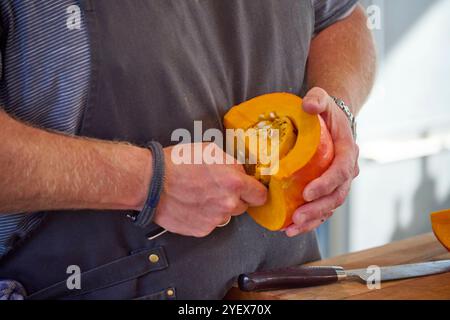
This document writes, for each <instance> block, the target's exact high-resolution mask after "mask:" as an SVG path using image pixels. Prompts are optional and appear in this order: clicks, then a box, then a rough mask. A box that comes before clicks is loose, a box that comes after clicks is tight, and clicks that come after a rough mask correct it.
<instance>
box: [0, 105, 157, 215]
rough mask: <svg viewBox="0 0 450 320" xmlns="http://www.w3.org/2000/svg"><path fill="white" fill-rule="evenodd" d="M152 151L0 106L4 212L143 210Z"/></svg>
mask: <svg viewBox="0 0 450 320" xmlns="http://www.w3.org/2000/svg"><path fill="white" fill-rule="evenodd" d="M150 176H151V154H150V152H149V151H148V150H146V149H143V148H138V147H135V146H131V145H127V144H121V143H112V142H104V141H98V140H92V139H84V138H78V137H69V136H65V135H62V134H57V133H52V132H48V131H45V130H40V129H37V128H33V127H31V126H28V125H25V124H23V123H21V122H19V121H16V120H14V119H12V118H11V117H9V116H8V115H7V114H6V113H4V112H3V111H1V110H0V213H5V212H8V213H9V212H28V211H41V210H56V209H112V210H114V209H139V207H140V206H142V204H143V202H144V201H145V197H146V194H147V188H148V183H149V180H150Z"/></svg>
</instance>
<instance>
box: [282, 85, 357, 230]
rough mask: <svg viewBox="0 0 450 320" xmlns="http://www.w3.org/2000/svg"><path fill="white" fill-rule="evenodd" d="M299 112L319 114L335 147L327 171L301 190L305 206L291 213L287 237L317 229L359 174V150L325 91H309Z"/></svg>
mask: <svg viewBox="0 0 450 320" xmlns="http://www.w3.org/2000/svg"><path fill="white" fill-rule="evenodd" d="M303 109H304V110H305V111H306V112H308V113H311V114H320V115H321V116H322V118H323V119H324V120H325V123H326V124H327V126H328V129H329V130H330V133H331V137H332V139H333V142H334V147H335V158H334V160H333V163H332V164H331V166H330V168H329V169H328V170H327V171H326V172H325V173H324V174H323V175H322V176H321V177H320V178H318V179H316V180H314V181H312V182H311V183H310V184H309V185H308V186H307V187H306V188H305V190H304V192H303V197H304V199H305V200H306V201H308V202H309V203H307V204H305V205H303V206H302V207H300V208H299V209H298V210H297V211H295V213H294V216H293V222H294V224H293V225H292V226H290V227H288V228H287V229H286V234H287V235H288V236H290V237H294V236H297V235H299V234H301V233H306V232H309V231H311V230H314V229H316V228H317V227H319V226H320V225H321V224H322V223H323V222H325V221H326V220H327V219H328V218H330V217H331V215H332V214H333V212H334V210H335V209H336V208H338V207H340V206H341V205H342V204H343V203H344V201H345V199H346V197H347V195H348V193H349V191H350V185H351V183H352V180H353V179H354V178H355V177H356V176H357V175H358V174H359V167H358V156H359V149H358V146H357V145H356V143H355V141H354V139H353V136H352V132H351V128H350V124H349V121H348V119H347V117H346V115H345V114H344V112H343V111H342V110H340V109H339V107H338V106H337V105H336V104H335V102H334V101H333V99H332V98H331V97H330V96H329V95H328V93H327V92H325V90H323V89H320V88H313V89H311V90H310V91H309V92H308V93H307V95H306V96H305V97H304V99H303Z"/></svg>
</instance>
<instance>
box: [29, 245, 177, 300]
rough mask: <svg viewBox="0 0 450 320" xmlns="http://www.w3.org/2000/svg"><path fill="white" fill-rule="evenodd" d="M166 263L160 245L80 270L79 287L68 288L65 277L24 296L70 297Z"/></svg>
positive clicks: (109, 285)
mask: <svg viewBox="0 0 450 320" xmlns="http://www.w3.org/2000/svg"><path fill="white" fill-rule="evenodd" d="M168 266H169V264H168V262H167V258H166V255H165V253H164V250H163V248H162V247H157V248H152V249H144V250H140V251H139V252H136V253H132V254H131V255H129V256H126V257H123V258H120V259H118V260H114V261H112V262H110V263H107V264H104V265H102V266H99V267H96V268H94V269H91V270H89V271H86V272H83V273H81V289H79V290H69V289H68V288H67V283H66V280H64V281H61V282H58V283H56V284H54V285H52V286H50V287H47V288H44V289H42V290H39V291H38V292H35V293H33V294H31V295H30V296H28V297H27V299H29V300H43V299H72V298H75V299H76V297H80V296H81V295H87V294H90V293H93V292H95V291H98V290H102V289H106V288H109V287H112V286H115V285H118V284H120V283H123V282H127V281H130V280H134V279H137V278H139V277H141V276H143V275H146V274H148V273H150V272H155V271H159V270H163V269H166V268H167V267H168Z"/></svg>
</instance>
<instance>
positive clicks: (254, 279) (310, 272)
mask: <svg viewBox="0 0 450 320" xmlns="http://www.w3.org/2000/svg"><path fill="white" fill-rule="evenodd" d="M341 276H345V272H344V270H343V269H342V268H341V267H299V268H288V269H280V270H273V271H263V272H255V273H250V274H241V275H240V276H239V278H238V285H239V288H240V289H241V290H242V291H247V292H250V291H269V290H282V289H293V288H304V287H314V286H320V285H324V284H330V283H334V282H337V281H338V280H339V279H340V277H341Z"/></svg>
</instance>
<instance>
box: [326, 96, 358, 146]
mask: <svg viewBox="0 0 450 320" xmlns="http://www.w3.org/2000/svg"><path fill="white" fill-rule="evenodd" d="M330 97H331V98H332V99H333V100H334V102H335V103H336V105H337V106H338V107H339V109H341V110H342V111H344V113H345V115H346V116H347V119H348V121H349V122H350V128H351V129H352V134H353V138H354V139H355V140H356V118H355V116H354V115H353V113H352V112H351V111H350V108H349V107H348V106H347V105H346V104H345V102H344V101H343V100H342V99H339V98H336V97H333V96H330Z"/></svg>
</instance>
